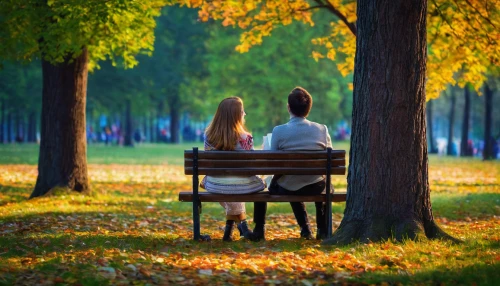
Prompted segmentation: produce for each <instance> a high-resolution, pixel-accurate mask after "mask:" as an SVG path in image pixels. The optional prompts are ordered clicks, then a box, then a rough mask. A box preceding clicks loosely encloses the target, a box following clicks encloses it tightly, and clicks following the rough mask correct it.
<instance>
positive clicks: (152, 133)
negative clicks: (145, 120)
mask: <svg viewBox="0 0 500 286" xmlns="http://www.w3.org/2000/svg"><path fill="white" fill-rule="evenodd" d="M154 128H155V125H154V120H153V112H151V113H149V136H150V137H149V142H150V143H153V142H155V138H154V134H155V132H154Z"/></svg>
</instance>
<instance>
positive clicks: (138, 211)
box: [0, 146, 500, 285]
mask: <svg viewBox="0 0 500 286" xmlns="http://www.w3.org/2000/svg"><path fill="white" fill-rule="evenodd" d="M101 147H102V148H103V150H108V151H109V150H111V149H104V148H108V147H104V146H101ZM101 147H99V148H101ZM112 148H117V147H112ZM140 148H141V147H139V148H138V150H140ZM143 148H147V146H144V147H143ZM154 148H156V147H154V146H152V149H154ZM182 148H184V147H182ZM21 149H22V148H21ZM21 149H20V150H21ZM127 150H128V149H123V150H122V149H120V150H118V151H116V152H123V154H122V155H123V156H125V158H126V157H127V156H129V157H130V158H133V157H134V156H135V155H136V154H135V153H133V152H135V151H131V152H132V153H127V152H128V151H127ZM21 151H22V150H21ZM16 152H17V151H16ZM176 152H181V151H179V150H177V151H176ZM14 153H15V152H14ZM153 153H154V152H152V153H151V154H150V156H151V157H152V154H153ZM102 154H103V156H105V155H104V151H103V153H102ZM130 154H132V155H130ZM14 155H15V154H13V155H12V156H14ZM16 156H18V155H16ZM148 156H149V155H148ZM175 156H177V159H176V160H178V159H179V158H180V160H181V162H182V153H181V154H180V155H179V154H176V155H175ZM92 160H93V159H92ZM147 160H149V159H147V158H146V159H145V158H142V159H137V161H136V162H138V163H140V164H139V165H124V164H103V162H99V164H90V165H89V176H90V180H91V182H92V189H93V194H92V195H90V196H83V195H80V194H78V193H75V192H71V191H65V190H58V191H54V192H52V193H51V195H50V196H47V197H42V198H36V199H33V200H27V198H28V197H29V195H30V193H31V191H32V188H33V187H34V183H35V180H36V174H37V171H36V166H35V165H27V164H24V165H0V285H12V284H27V285H41V284H47V285H49V284H57V283H60V284H81V285H106V284H113V285H116V284H127V285H128V284H140V285H141V284H173V285H179V284H187V285H192V284H207V285H215V284H252V285H253V284H260V285H262V284H276V285H278V284H286V285H323V284H335V283H339V284H341V283H366V284H371V283H373V284H379V285H385V283H389V284H398V283H401V284H403V285H407V284H421V285H428V284H448V285H450V284H451V285H454V284H458V285H461V284H465V285H472V284H477V285H496V282H497V281H499V280H500V277H499V273H500V271H498V269H499V268H500V265H499V263H500V210H499V209H500V197H499V196H500V182H499V178H500V168H499V165H500V164H499V162H481V161H479V160H477V159H456V158H438V157H431V162H430V184H431V189H432V192H431V200H432V204H433V211H434V216H435V218H436V221H437V223H438V224H439V226H440V227H442V228H443V229H444V230H445V231H446V232H448V233H449V234H451V235H453V236H454V237H456V238H459V239H461V240H462V241H463V243H461V244H450V243H447V242H442V241H421V242H414V241H407V242H405V243H394V242H392V241H385V242H380V243H371V244H356V243H354V244H351V245H348V246H344V247H325V246H321V245H320V244H319V241H316V240H311V241H306V240H303V239H301V238H300V229H299V227H298V226H297V223H296V220H295V218H294V216H293V214H292V212H291V208H290V205H289V203H270V204H269V205H268V216H267V221H268V224H267V226H266V227H267V228H266V231H267V232H266V237H267V241H261V242H250V241H247V240H245V239H240V238H239V237H238V233H237V231H235V233H234V235H233V238H234V239H235V240H236V241H234V242H232V243H224V242H222V240H221V239H222V235H223V228H224V226H225V217H224V211H223V209H222V207H220V205H219V204H217V203H204V204H203V210H202V214H201V231H202V233H203V234H208V235H210V236H211V237H212V241H211V242H195V241H192V204H191V203H183V202H178V193H179V192H180V191H187V190H191V178H190V177H188V176H184V175H183V170H182V166H180V165H172V164H170V163H168V164H159V165H148V164H143V163H144V162H147ZM151 160H152V159H151ZM162 160H163V159H162ZM167 161H168V160H167ZM173 161H175V160H173ZM110 162H111V161H110ZM101 163H102V164H101ZM334 178H335V179H334V180H333V181H334V185H335V187H336V190H338V191H340V190H345V188H346V178H345V177H340V176H335V177H334ZM306 205H307V210H308V212H309V220H310V222H311V224H312V227H313V230H314V229H315V223H314V222H315V218H314V214H315V209H314V204H312V203H308V204H306ZM246 207H247V212H248V215H249V222H250V224H251V225H253V223H252V217H253V214H252V213H253V204H252V203H247V204H246ZM344 208H345V203H335V204H334V206H333V219H334V221H333V223H334V227H337V226H338V224H339V223H340V221H341V219H342V213H343V210H344Z"/></svg>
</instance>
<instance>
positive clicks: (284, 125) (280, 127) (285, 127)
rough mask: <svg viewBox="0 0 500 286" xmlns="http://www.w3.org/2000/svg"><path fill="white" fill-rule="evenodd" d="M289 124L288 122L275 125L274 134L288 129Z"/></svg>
mask: <svg viewBox="0 0 500 286" xmlns="http://www.w3.org/2000/svg"><path fill="white" fill-rule="evenodd" d="M287 125H288V123H286V124H281V125H278V126H274V128H273V134H274V133H279V132H282V131H284V130H286V129H287Z"/></svg>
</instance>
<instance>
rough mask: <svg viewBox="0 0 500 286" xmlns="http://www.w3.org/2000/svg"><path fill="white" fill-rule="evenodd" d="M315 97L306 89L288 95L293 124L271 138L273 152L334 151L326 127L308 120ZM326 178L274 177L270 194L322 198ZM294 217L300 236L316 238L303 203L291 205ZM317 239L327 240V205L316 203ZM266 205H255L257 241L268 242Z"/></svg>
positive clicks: (296, 89)
mask: <svg viewBox="0 0 500 286" xmlns="http://www.w3.org/2000/svg"><path fill="white" fill-rule="evenodd" d="M312 101H313V100H312V97H311V95H310V94H309V93H308V92H307V91H306V90H305V89H304V88H302V87H296V88H294V89H293V90H292V91H291V92H290V94H289V95H288V113H289V114H290V121H288V123H286V124H283V125H279V126H276V127H275V128H274V129H273V133H272V137H271V150H297V151H299V150H302V151H304V150H307V151H315V150H318V151H320V150H326V149H327V148H328V147H332V142H331V138H330V135H329V134H328V129H327V127H326V126H325V125H322V124H318V123H315V122H312V121H309V120H307V119H306V117H307V115H308V114H309V111H310V110H311V107H312ZM325 185H326V183H325V176H321V175H283V176H280V175H279V174H277V175H275V176H274V177H273V180H272V182H271V184H270V186H269V188H268V189H269V192H270V193H271V194H273V195H297V196H301V195H318V194H321V193H322V192H323V191H324V189H325ZM290 205H291V206H292V210H293V213H294V215H295V218H296V219H297V223H298V224H299V226H300V236H301V237H303V238H305V239H312V238H313V235H312V232H311V227H310V225H309V220H308V218H307V211H306V208H305V204H304V203H303V202H290ZM315 205H316V224H317V226H318V229H317V232H316V239H323V238H326V236H327V227H326V218H325V217H326V214H325V203H324V202H316V203H315ZM266 211H267V203H266V202H255V203H254V222H255V228H254V230H253V235H254V239H255V240H260V239H263V240H265V224H266Z"/></svg>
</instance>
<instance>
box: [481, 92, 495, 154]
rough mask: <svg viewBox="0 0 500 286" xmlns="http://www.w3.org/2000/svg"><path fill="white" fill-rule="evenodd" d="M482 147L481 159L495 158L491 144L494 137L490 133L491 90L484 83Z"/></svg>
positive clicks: (493, 141)
mask: <svg viewBox="0 0 500 286" xmlns="http://www.w3.org/2000/svg"><path fill="white" fill-rule="evenodd" d="M484 108H485V116H484V149H483V160H491V159H495V157H494V155H496V154H493V144H494V143H495V139H494V138H493V136H492V134H491V122H492V111H493V90H491V88H490V86H489V85H488V84H487V83H485V84H484Z"/></svg>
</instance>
